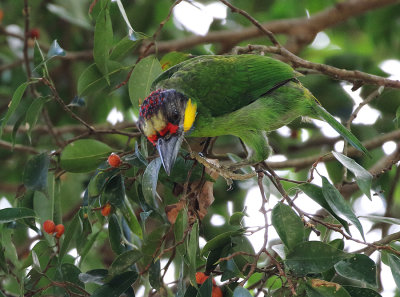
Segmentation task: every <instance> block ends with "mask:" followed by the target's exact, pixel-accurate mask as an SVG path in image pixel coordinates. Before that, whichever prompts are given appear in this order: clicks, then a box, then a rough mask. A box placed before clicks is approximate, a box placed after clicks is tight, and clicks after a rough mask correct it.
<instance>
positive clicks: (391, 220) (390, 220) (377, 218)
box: [359, 215, 400, 225]
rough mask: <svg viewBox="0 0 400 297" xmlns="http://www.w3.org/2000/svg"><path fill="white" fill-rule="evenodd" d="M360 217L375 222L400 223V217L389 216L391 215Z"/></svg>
mask: <svg viewBox="0 0 400 297" xmlns="http://www.w3.org/2000/svg"><path fill="white" fill-rule="evenodd" d="M359 218H365V219H368V220H370V221H372V222H374V223H385V224H390V225H400V219H397V218H389V217H381V216H373V215H369V216H359Z"/></svg>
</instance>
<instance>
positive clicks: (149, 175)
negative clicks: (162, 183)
mask: <svg viewBox="0 0 400 297" xmlns="http://www.w3.org/2000/svg"><path fill="white" fill-rule="evenodd" d="M160 167H161V159H160V158H156V159H154V160H153V161H151V162H150V163H149V165H147V167H146V170H145V172H144V173H143V178H142V192H143V196H144V199H145V201H146V203H147V204H149V205H150V206H151V207H153V208H154V209H157V208H158V202H157V198H156V188H157V181H158V172H159V171H160Z"/></svg>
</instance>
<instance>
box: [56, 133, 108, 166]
mask: <svg viewBox="0 0 400 297" xmlns="http://www.w3.org/2000/svg"><path fill="white" fill-rule="evenodd" d="M111 152H112V149H111V148H110V147H109V146H108V145H107V144H105V143H102V142H100V141H97V140H94V139H81V140H77V141H74V142H72V143H70V144H69V145H67V146H66V147H65V148H64V150H63V152H62V154H61V164H60V165H61V167H62V168H63V169H64V170H66V171H69V172H76V173H78V172H89V171H93V170H95V169H96V168H97V167H98V166H99V165H100V163H101V162H103V161H104V160H105V159H106V158H107V156H108V155H109V154H110V153H111Z"/></svg>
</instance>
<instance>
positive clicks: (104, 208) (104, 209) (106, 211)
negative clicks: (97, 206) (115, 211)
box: [101, 202, 111, 217]
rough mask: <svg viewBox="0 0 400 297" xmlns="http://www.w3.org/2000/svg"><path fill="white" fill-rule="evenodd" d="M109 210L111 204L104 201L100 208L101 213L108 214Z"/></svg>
mask: <svg viewBox="0 0 400 297" xmlns="http://www.w3.org/2000/svg"><path fill="white" fill-rule="evenodd" d="M110 212H111V204H110V203H108V202H107V203H106V204H105V205H104V206H103V208H102V209H101V214H102V215H103V216H104V217H106V216H108V215H109V214H110Z"/></svg>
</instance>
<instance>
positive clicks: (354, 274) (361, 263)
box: [335, 254, 377, 287]
mask: <svg viewBox="0 0 400 297" xmlns="http://www.w3.org/2000/svg"><path fill="white" fill-rule="evenodd" d="M335 270H336V272H337V273H338V274H339V275H341V276H343V277H346V278H349V279H353V280H357V281H360V282H362V283H363V284H364V285H368V286H372V287H376V286H377V282H376V265H375V262H374V261H372V260H371V259H370V258H369V257H368V256H366V255H362V254H355V255H353V256H352V257H351V258H348V259H345V260H342V261H340V262H338V263H336V264H335Z"/></svg>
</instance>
